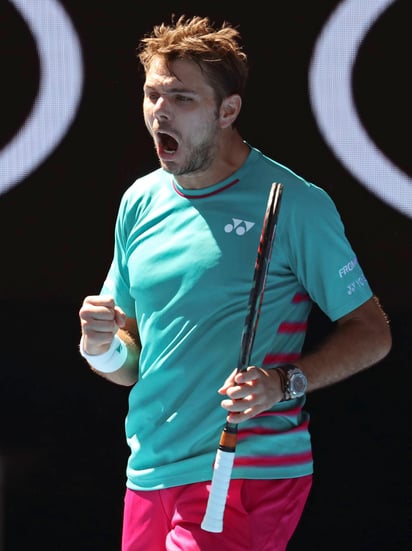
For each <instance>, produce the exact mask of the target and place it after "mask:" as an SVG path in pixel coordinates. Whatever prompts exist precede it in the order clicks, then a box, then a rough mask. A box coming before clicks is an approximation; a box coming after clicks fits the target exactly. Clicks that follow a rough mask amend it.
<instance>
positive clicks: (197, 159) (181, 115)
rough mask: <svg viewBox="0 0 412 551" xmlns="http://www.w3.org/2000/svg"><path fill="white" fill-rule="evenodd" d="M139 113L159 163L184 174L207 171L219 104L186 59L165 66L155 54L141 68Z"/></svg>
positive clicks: (202, 76) (204, 80)
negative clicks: (141, 114) (143, 79)
mask: <svg viewBox="0 0 412 551" xmlns="http://www.w3.org/2000/svg"><path fill="white" fill-rule="evenodd" d="M143 114H144V119H145V123H146V126H147V128H148V130H149V132H150V134H151V136H152V137H153V140H154V144H155V148H156V152H157V155H158V157H159V160H160V164H161V166H162V167H163V168H164V169H165V170H167V171H169V172H171V173H173V174H175V175H183V174H190V173H195V172H202V171H204V170H206V169H207V168H208V167H209V166H210V165H211V163H212V161H213V159H214V157H215V154H216V143H217V136H218V133H219V124H218V108H217V106H216V99H215V95H214V92H213V89H212V87H211V86H210V85H209V84H208V82H207V81H206V79H205V77H204V75H203V73H202V72H201V70H200V68H199V67H198V66H197V65H196V64H195V63H193V62H191V61H184V60H176V61H173V62H172V63H170V64H169V66H167V65H166V63H165V61H164V60H163V59H162V58H160V57H156V58H154V59H153V61H152V63H151V65H150V67H149V69H148V70H147V72H146V81H145V84H144V100H143Z"/></svg>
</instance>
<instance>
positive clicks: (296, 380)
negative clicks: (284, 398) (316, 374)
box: [289, 373, 307, 397]
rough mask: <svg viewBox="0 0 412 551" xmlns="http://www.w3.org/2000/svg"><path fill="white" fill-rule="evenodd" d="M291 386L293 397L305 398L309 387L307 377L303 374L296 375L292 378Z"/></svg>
mask: <svg viewBox="0 0 412 551" xmlns="http://www.w3.org/2000/svg"><path fill="white" fill-rule="evenodd" d="M289 386H290V394H291V396H294V397H298V396H303V394H305V392H306V387H307V382H306V377H305V376H304V375H303V374H301V373H294V374H293V375H292V376H291V378H290V384H289Z"/></svg>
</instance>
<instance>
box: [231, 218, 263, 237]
mask: <svg viewBox="0 0 412 551" xmlns="http://www.w3.org/2000/svg"><path fill="white" fill-rule="evenodd" d="M232 221H233V222H232V223H231V224H226V226H225V228H224V230H225V232H226V233H230V232H232V231H235V233H236V234H237V235H244V234H245V233H246V232H248V231H249V230H250V229H251V228H253V226H254V225H255V223H254V222H249V221H248V220H240V219H239V218H232Z"/></svg>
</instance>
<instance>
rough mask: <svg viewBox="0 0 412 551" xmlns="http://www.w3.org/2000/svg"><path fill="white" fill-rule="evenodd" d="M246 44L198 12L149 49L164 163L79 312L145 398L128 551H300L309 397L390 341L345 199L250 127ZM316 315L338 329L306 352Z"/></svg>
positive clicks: (127, 516) (161, 31) (119, 227)
mask: <svg viewBox="0 0 412 551" xmlns="http://www.w3.org/2000/svg"><path fill="white" fill-rule="evenodd" d="M239 39H240V36H239V33H238V31H237V30H236V29H235V28H233V27H232V26H230V25H229V24H226V23H225V24H223V25H222V26H221V27H219V28H218V27H215V26H214V25H213V24H212V23H211V22H210V21H209V19H208V18H201V17H193V18H191V19H190V18H186V17H184V16H182V17H180V18H179V19H178V20H177V21H176V22H172V23H171V24H170V25H167V24H161V25H159V26H156V27H155V28H154V29H153V31H152V33H151V34H150V35H148V36H146V37H144V38H143V40H142V42H141V45H140V50H139V59H140V61H141V63H142V65H143V68H144V70H145V83H144V101H143V113H144V120H145V123H146V126H147V129H148V131H149V132H150V134H151V136H152V138H153V141H154V145H155V148H156V152H157V155H158V158H159V161H160V168H158V169H156V170H154V171H153V172H151V173H150V174H147V175H145V176H143V177H142V178H139V179H138V180H137V181H136V182H135V183H134V184H133V185H132V186H131V187H130V188H129V189H128V190H127V191H126V192H125V194H124V196H123V198H122V200H121V204H120V208H119V213H118V217H117V222H116V230H115V248H114V256H113V262H112V264H111V267H110V270H109V272H108V275H107V279H106V281H105V282H104V284H103V287H102V289H101V293H100V294H99V295H98V296H89V297H86V298H85V300H84V302H83V305H82V307H81V309H80V313H79V315H80V321H81V328H82V338H81V342H80V351H81V354H82V355H83V356H84V357H85V358H86V359H87V361H88V362H89V364H90V366H91V367H92V368H93V369H94V370H95V371H96V372H97V373H99V374H101V375H102V376H103V377H105V378H107V379H108V380H110V381H112V382H114V383H117V384H120V385H130V386H131V387H132V388H131V390H130V397H129V411H128V415H127V419H126V436H127V442H128V444H129V446H130V456H129V460H128V464H127V488H126V495H125V505H124V522H123V537H122V550H123V551H155V550H156V551H162V550H167V551H170V550H172V549H173V550H177V549H179V550H184V551H192V550H201V551H210V550H213V551H220V550H224V551H232V550H233V551H269V550H270V551H281V550H284V549H286V547H287V544H288V541H289V540H290V538H291V536H292V534H293V532H294V530H295V528H296V526H297V524H298V522H299V519H300V517H301V514H302V511H303V509H304V506H305V503H306V499H307V496H308V493H309V491H310V487H311V481H312V472H313V463H312V453H311V444H310V434H309V429H308V423H309V419H308V414H307V413H306V412H305V411H304V410H303V409H302V408H303V406H304V402H305V390H306V392H311V391H313V390H316V389H319V388H322V387H325V386H327V385H331V384H334V383H337V382H338V381H341V380H343V379H345V378H347V377H350V376H352V375H354V374H355V373H357V372H359V371H361V370H362V369H365V368H367V367H368V366H371V365H373V364H375V363H377V362H378V361H380V360H381V359H382V358H384V357H385V356H386V354H387V353H388V351H389V350H390V347H391V335H390V329H389V327H388V323H387V319H386V317H385V314H384V313H383V311H382V309H381V307H380V305H379V301H378V300H377V298H376V297H374V295H373V293H372V290H371V289H370V286H369V284H368V282H367V279H366V277H365V276H364V274H363V272H362V269H361V267H360V265H359V263H358V261H357V258H356V255H355V253H354V252H353V250H352V248H351V246H350V244H349V243H348V241H347V239H346V237H345V233H344V228H343V225H342V222H341V220H340V217H339V215H338V213H337V210H336V208H335V206H334V204H333V202H332V200H331V199H330V197H329V196H328V195H327V194H326V193H325V192H324V191H323V190H322V189H320V188H319V187H317V186H316V185H313V184H311V183H308V182H306V181H305V180H304V179H303V178H301V177H300V176H298V175H297V174H295V173H294V172H293V171H291V170H290V169H288V168H287V167H285V166H282V165H280V164H279V163H277V162H276V161H274V160H272V159H269V158H268V157H266V156H264V155H263V154H262V153H261V152H260V151H259V150H258V149H256V148H254V147H252V146H251V145H249V144H248V143H247V142H246V141H245V140H244V139H243V138H242V136H241V134H240V132H239V129H238V128H237V124H236V123H237V119H238V116H239V113H240V111H241V107H242V97H243V92H244V88H245V84H246V80H247V76H248V69H247V57H246V54H245V53H244V51H243V50H242V48H241V46H240V44H239ZM273 182H280V183H282V185H283V192H282V202H281V207H280V212H279V218H278V224H277V229H276V242H275V245H274V249H273V253H272V259H271V263H270V267H269V274H268V277H267V283H266V290H265V300H264V305H263V307H262V312H261V315H260V319H259V328H258V331H257V334H256V338H255V342H254V348H253V352H252V357H251V365H250V367H249V368H248V369H247V370H246V371H245V372H242V373H237V372H236V367H237V362H238V354H239V346H240V340H241V334H242V330H243V325H244V320H245V315H246V308H247V304H248V298H249V292H250V286H251V281H252V276H253V271H254V264H255V259H256V253H257V246H258V243H259V236H260V230H261V225H262V221H263V215H264V212H265V208H266V203H267V198H268V193H269V189H270V187H271V184H272V183H273ZM313 303H317V304H318V305H319V307H320V308H321V309H322V311H323V312H324V313H325V314H326V315H327V316H328V317H329V318H330V319H331V320H332V321H333V322H336V323H335V325H336V329H335V330H334V332H333V334H332V335H331V336H329V337H328V339H327V340H326V342H324V343H322V345H321V346H319V347H318V348H317V349H316V350H315V351H312V352H310V353H308V354H307V355H302V347H303V344H304V340H305V335H306V328H307V321H308V316H309V313H310V310H311V306H312V304H313ZM296 381H298V382H299V383H300V386H299V385H296ZM302 384H303V386H302ZM226 420H228V421H229V422H231V423H235V424H238V425H239V427H238V428H239V430H238V444H237V450H236V455H235V461H234V467H233V472H232V478H231V483H230V487H229V493H228V497H227V502H226V509H225V516H224V528H223V531H222V532H221V533H211V532H208V531H206V530H203V529H202V527H201V522H202V519H203V515H204V513H205V510H206V504H207V500H208V493H209V489H210V480H211V477H212V472H213V462H214V459H215V454H216V449H217V445H218V442H219V438H220V434H221V431H222V428H223V426H224V423H225V421H226Z"/></svg>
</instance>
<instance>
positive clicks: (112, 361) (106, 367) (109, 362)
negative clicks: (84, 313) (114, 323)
mask: <svg viewBox="0 0 412 551" xmlns="http://www.w3.org/2000/svg"><path fill="white" fill-rule="evenodd" d="M79 348H80V354H81V355H82V356H83V358H85V359H86V360H87V361H88V362H89V364H90V365H91V366H92V367H94V369H97V371H101V372H102V373H112V372H113V371H117V370H118V369H120V368H121V367H122V365H123V364H124V362H125V361H126V358H127V346H126V344H125V343H124V342H123V341H122V339H121V338H120V337H118V336H117V335H115V336H114V339H113V341H112V344H111V345H110V348H109V350H107V351H106V352H103V354H95V355H93V354H87V352H85V351H84V348H83V335H82V337H81V339H80V347H79Z"/></svg>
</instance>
